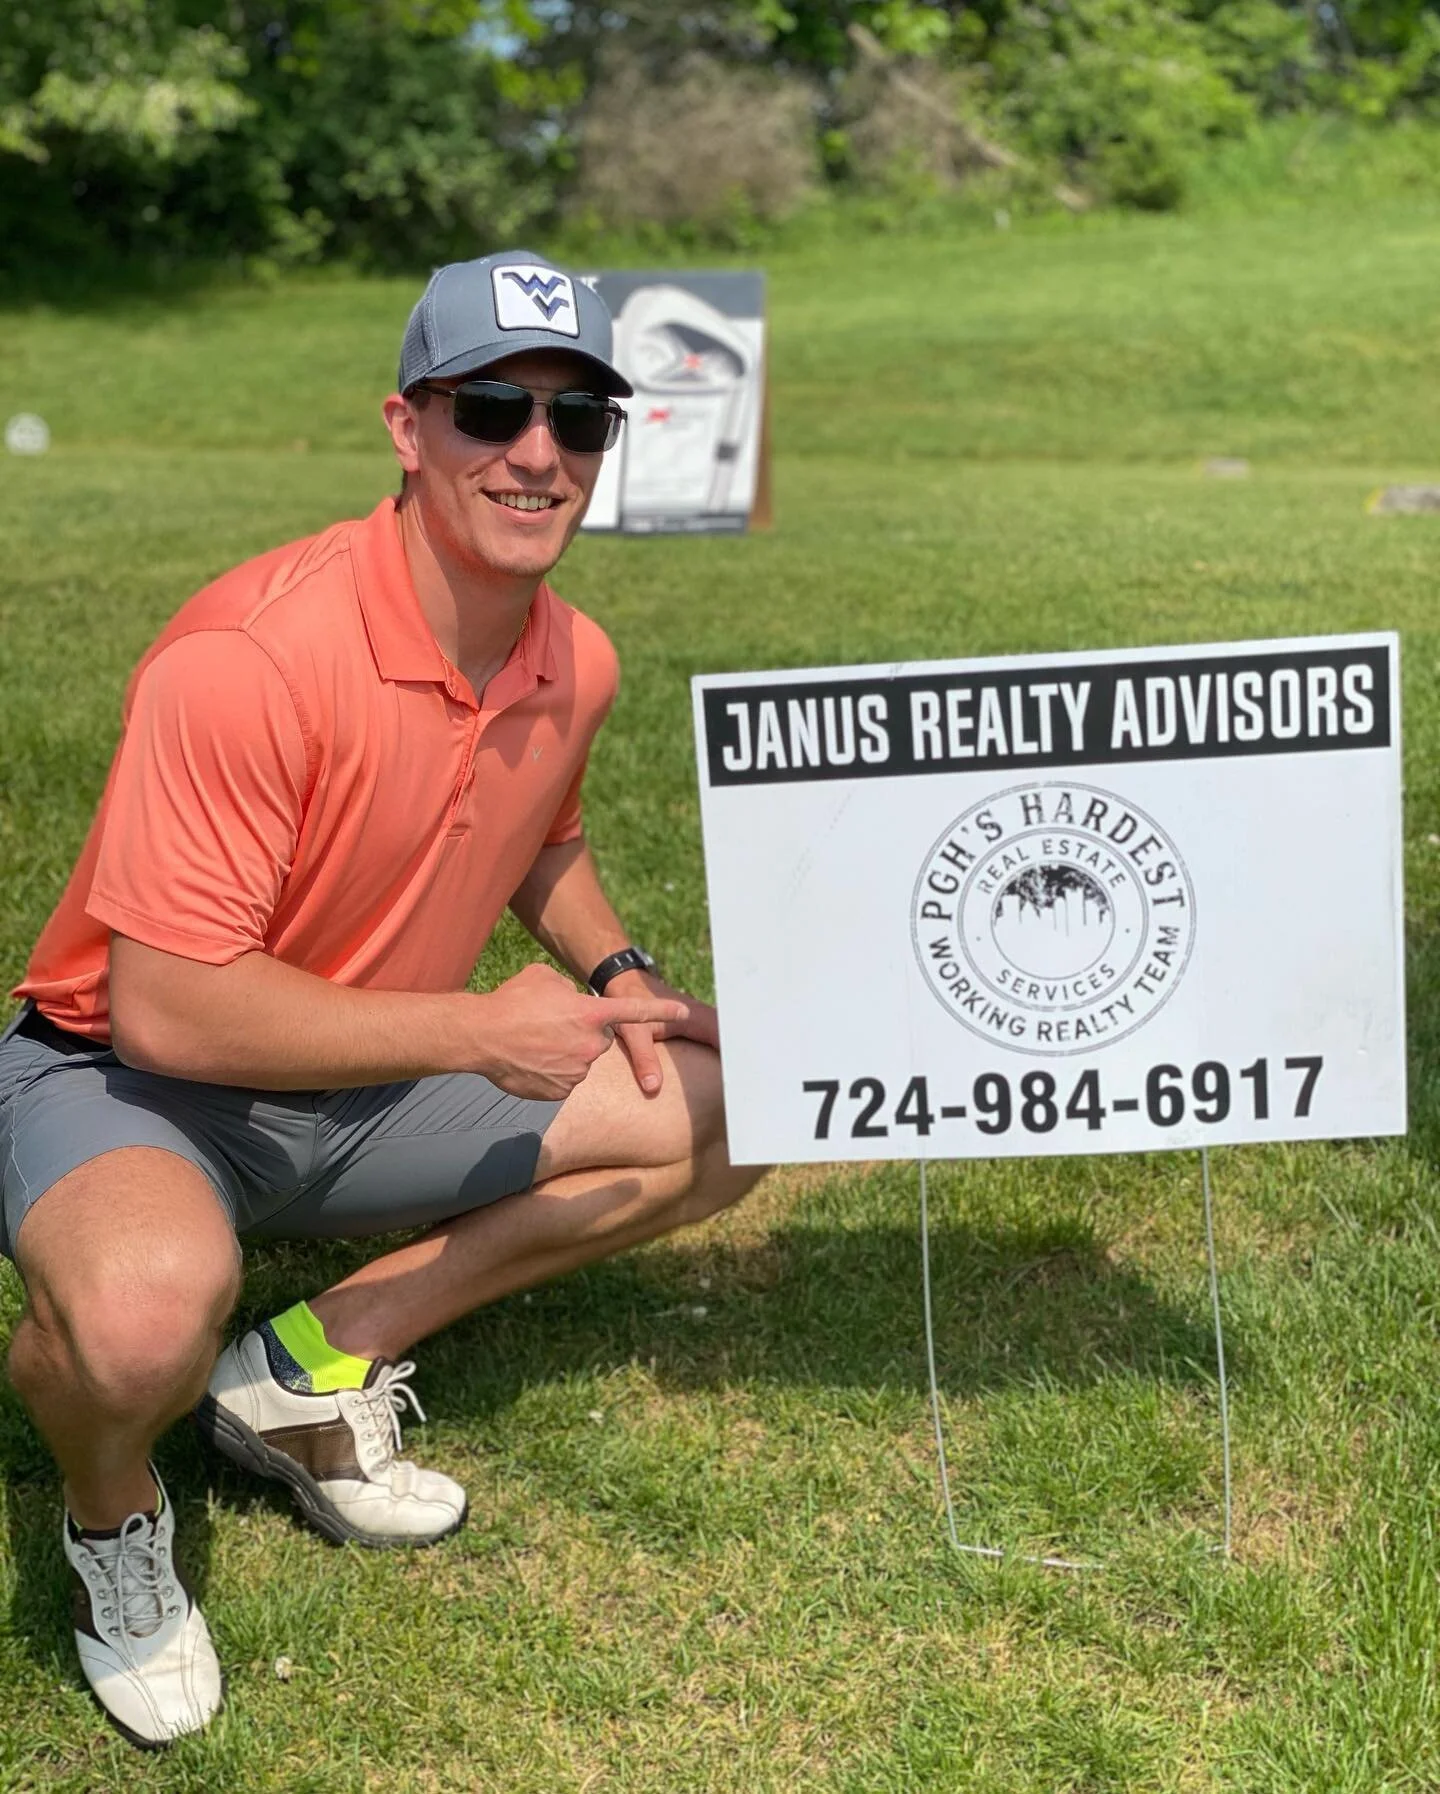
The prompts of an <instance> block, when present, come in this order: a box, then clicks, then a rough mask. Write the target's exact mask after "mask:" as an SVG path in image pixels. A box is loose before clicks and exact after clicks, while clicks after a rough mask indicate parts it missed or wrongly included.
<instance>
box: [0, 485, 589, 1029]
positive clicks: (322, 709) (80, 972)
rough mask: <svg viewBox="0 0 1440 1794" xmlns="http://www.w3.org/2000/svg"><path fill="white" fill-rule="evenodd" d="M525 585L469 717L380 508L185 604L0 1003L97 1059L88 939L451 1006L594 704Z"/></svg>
mask: <svg viewBox="0 0 1440 1794" xmlns="http://www.w3.org/2000/svg"><path fill="white" fill-rule="evenodd" d="M615 689H616V662H615V652H614V649H613V648H612V647H611V645H610V643H609V641H608V639H607V638H606V636H605V634H604V632H603V631H602V630H601V629H600V628H599V627H598V626H597V625H596V624H594V623H592V622H590V620H589V619H588V618H586V617H583V616H581V615H580V613H579V612H578V611H574V610H572V609H571V608H570V607H569V605H567V604H562V603H561V601H560V600H559V599H558V598H557V597H555V595H554V594H553V593H552V592H551V591H550V589H549V587H548V586H542V587H541V588H540V590H539V592H538V593H537V595H536V597H535V600H534V602H533V603H532V605H531V607H530V612H529V616H528V617H527V619H526V623H525V627H524V629H523V630H522V631H521V634H520V638H519V640H518V641H517V642H516V644H515V647H514V648H513V650H512V651H511V654H510V657H509V659H508V660H507V661H506V662H505V665H504V666H503V667H502V668H501V669H500V671H499V672H498V673H496V675H495V676H494V678H493V679H491V681H490V683H489V684H488V685H487V686H486V687H485V690H484V692H483V693H482V694H481V695H480V698H479V699H478V701H477V699H476V696H475V693H474V692H473V691H472V690H471V688H470V685H469V683H468V682H467V680H466V679H465V678H464V676H463V675H462V674H461V673H460V672H459V671H458V670H457V669H456V668H455V667H453V666H451V665H450V663H449V662H448V661H447V660H446V659H445V657H444V655H443V654H442V653H441V651H440V648H439V646H438V644H437V643H436V641H435V638H434V636H433V635H432V634H431V632H430V628H429V626H428V624H427V623H426V621H425V618H424V615H423V613H422V611H421V609H420V604H419V601H418V599H417V598H416V596H415V589H414V586H413V585H412V584H411V580H410V573H409V569H408V567H407V565H406V561H405V555H404V551H403V549H402V547H401V543H400V532H399V526H398V524H397V521H396V515H395V502H394V500H393V499H386V500H385V502H384V503H383V504H381V505H379V506H378V507H377V508H376V509H375V510H374V511H373V512H372V513H371V514H370V516H369V517H367V518H365V519H364V520H363V521H361V522H352V523H340V524H336V525H335V527H334V528H333V529H328V530H326V531H324V533H323V534H321V535H318V536H312V537H310V538H309V539H308V540H306V541H303V542H294V543H291V544H290V545H289V546H288V547H285V548H277V549H274V550H273V551H272V552H271V553H269V554H262V555H260V556H259V557H258V558H257V559H255V560H253V561H246V562H245V563H244V565H242V566H240V567H237V568H235V569H234V570H233V571H232V572H230V573H227V574H225V575H224V576H223V577H222V578H220V579H218V580H216V581H215V583H214V584H213V585H211V586H207V587H206V588H205V589H204V591H202V592H198V593H197V594H196V595H195V597H193V598H192V599H190V601H189V602H188V603H187V604H186V605H184V607H183V608H182V609H181V610H180V611H179V613H178V614H177V615H176V616H175V617H174V618H173V619H172V621H171V622H170V623H169V625H168V626H167V627H166V629H165V630H164V631H163V633H162V634H161V635H160V637H159V639H158V640H157V641H156V642H155V643H154V645H153V646H152V647H151V648H150V650H149V652H148V653H147V654H146V655H145V658H144V659H143V660H142V661H141V662H140V665H139V666H138V667H137V668H136V670H135V674H134V676H133V677H132V679H131V681H130V685H129V688H128V690H127V692H126V696H125V709H124V730H123V733H122V735H121V738H120V745H119V747H118V748H117V749H116V753H115V759H114V761H113V763H112V764H111V767H110V775H109V778H108V779H107V781H106V784H105V791H104V795H103V796H102V797H101V799H100V808H99V810H98V812H97V813H96V816H95V820H94V822H93V823H92V824H91V828H90V833H89V836H88V838H87V839H86V842H85V846H84V849H83V851H82V852H81V855H80V858H79V861H78V862H77V864H76V867H75V870H74V872H73V873H72V874H71V876H70V882H69V884H68V885H67V886H66V888H65V892H64V895H63V896H62V897H61V899H60V903H59V906H58V907H57V908H56V910H55V912H54V914H53V915H52V916H51V918H50V920H49V922H48V923H47V924H46V926H45V929H44V931H43V933H42V934H41V936H40V939H39V941H38V942H37V943H36V946H35V951H34V953H33V954H32V955H31V959H30V964H29V966H28V968H27V970H26V973H25V977H24V979H23V981H22V982H21V983H20V984H19V985H18V986H17V987H16V990H15V993H14V994H15V995H16V996H23V997H33V998H34V999H35V1001H36V1004H37V1005H38V1007H39V1008H40V1009H41V1011H42V1012H43V1013H44V1014H45V1015H46V1016H48V1017H49V1018H50V1019H51V1020H52V1021H54V1022H57V1023H58V1024H59V1025H60V1026H61V1027H63V1028H70V1029H73V1030H75V1031H76V1032H78V1033H82V1034H87V1035H90V1036H92V1037H93V1038H95V1039H97V1040H102V1041H108V1040H109V1038H110V1025H109V992H108V985H109V950H110V932H111V930H112V929H113V930H114V931H116V932H117V933H120V934H125V935H129V936H131V937H132V938H133V939H134V940H137V941H142V942H144V943H145V944H146V945H147V946H151V947H159V948H163V949H164V950H165V951H166V952H167V953H178V954H183V955H184V956H185V957H186V958H187V959H197V960H203V961H204V962H205V963H206V964H209V965H226V964H228V963H229V962H230V961H231V960H234V959H238V958H239V957H240V955H241V954H242V953H249V952H253V951H256V950H259V951H262V952H265V953H270V954H273V955H274V956H275V958H276V959H280V960H284V961H285V963H286V964H287V965H293V966H299V967H300V968H301V969H302V970H304V971H307V972H314V973H317V974H318V975H319V976H320V977H322V978H329V979H331V980H332V981H333V982H335V983H336V984H347V985H357V986H362V987H365V988H368V989H371V990H416V991H420V990H425V991H441V990H462V989H463V988H464V987H465V984H466V981H467V980H468V978H469V976H470V972H471V970H472V968H473V967H474V964H475V961H476V959H477V958H478V957H479V955H480V951H481V949H482V948H483V947H484V945H485V942H486V941H487V939H488V938H489V936H490V931H491V929H492V928H493V927H494V926H495V923H496V921H497V920H498V918H499V916H500V914H501V912H502V911H503V910H504V908H505V905H506V904H507V903H508V902H509V900H510V897H511V895H512V893H513V892H514V890H515V887H516V886H517V885H518V884H519V883H520V881H521V879H522V878H524V876H525V874H526V873H527V872H528V871H529V869H530V866H531V864H532V863H533V861H534V859H535V856H536V854H537V853H538V852H539V850H540V848H541V847H542V846H544V845H546V844H547V843H550V842H557V841H568V840H571V839H572V838H573V837H575V836H576V835H578V834H579V833H580V781H581V778H582V777H583V775H584V770H585V759H586V755H587V753H588V751H589V747H590V742H591V740H592V739H593V737H594V735H595V731H596V730H597V729H598V728H599V726H600V724H601V722H602V721H603V720H604V717H605V714H606V712H607V710H608V709H609V708H610V705H611V703H612V701H613V699H614V696H615Z"/></svg>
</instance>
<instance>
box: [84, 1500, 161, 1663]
mask: <svg viewBox="0 0 1440 1794" xmlns="http://www.w3.org/2000/svg"><path fill="white" fill-rule="evenodd" d="M86 1543H87V1544H88V1546H89V1549H90V1555H91V1557H92V1558H93V1559H94V1561H95V1562H96V1563H97V1564H98V1565H99V1566H100V1568H101V1569H102V1570H103V1571H104V1572H105V1578H106V1581H107V1582H108V1584H109V1589H108V1590H107V1591H106V1593H113V1595H114V1599H113V1601H107V1600H104V1599H103V1598H102V1601H101V1608H100V1619H101V1623H102V1625H104V1627H105V1629H106V1631H107V1632H108V1633H109V1634H110V1636H111V1637H112V1638H118V1637H119V1636H120V1635H121V1633H122V1632H123V1633H124V1635H125V1636H126V1637H128V1638H149V1637H150V1635H151V1634H152V1633H154V1632H158V1631H159V1629H160V1627H161V1626H162V1625H164V1623H165V1621H166V1620H167V1619H173V1618H174V1617H175V1615H176V1614H178V1613H179V1611H180V1608H179V1604H178V1602H177V1600H176V1596H177V1593H178V1590H177V1588H176V1583H175V1571H174V1568H173V1566H172V1565H171V1563H170V1558H169V1553H168V1552H167V1551H165V1550H164V1549H163V1548H162V1547H161V1545H160V1542H159V1536H158V1528H157V1527H156V1524H155V1522H154V1520H152V1519H151V1518H150V1517H149V1516H148V1515H146V1514H131V1515H129V1516H128V1517H127V1519H126V1520H125V1523H124V1524H123V1525H122V1526H121V1528H120V1531H119V1533H118V1534H117V1536H116V1537H115V1539H114V1540H113V1541H111V1540H109V1539H106V1540H87V1541H86Z"/></svg>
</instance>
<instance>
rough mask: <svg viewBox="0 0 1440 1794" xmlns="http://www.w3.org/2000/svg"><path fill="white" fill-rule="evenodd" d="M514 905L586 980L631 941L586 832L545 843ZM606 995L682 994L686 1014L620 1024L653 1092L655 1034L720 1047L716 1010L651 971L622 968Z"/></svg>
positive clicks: (549, 948) (639, 1076) (640, 1076)
mask: <svg viewBox="0 0 1440 1794" xmlns="http://www.w3.org/2000/svg"><path fill="white" fill-rule="evenodd" d="M510 907H511V909H512V910H513V911H514V912H515V914H516V915H517V916H518V917H519V919H520V920H521V922H523V923H524V925H525V927H526V928H528V929H529V931H530V933H531V934H533V935H534V937H535V939H536V940H537V941H539V943H540V945H541V946H542V947H543V948H544V949H545V950H546V952H547V953H550V954H553V956H554V957H555V958H556V959H558V960H559V961H560V963H561V964H562V965H565V966H568V967H569V968H570V970H571V971H572V972H573V973H574V974H575V976H576V978H578V979H580V980H581V981H582V982H583V981H584V980H585V979H586V978H588V977H589V976H590V973H591V972H592V971H594V969H595V967H596V966H597V965H599V963H600V961H601V960H602V959H605V958H607V957H608V956H609V955H610V954H611V953H616V952H618V951H619V949H620V948H621V947H624V946H627V945H628V944H629V939H630V937H629V936H628V935H627V934H626V932H625V929H624V927H623V926H622V924H621V922H620V918H619V917H618V916H617V915H616V914H615V911H614V910H613V909H612V908H611V906H610V901H609V899H608V898H607V897H606V895H605V892H604V890H603V888H602V886H601V884H600V875H599V873H598V872H597V871H596V868H595V861H594V859H593V857H592V856H591V853H590V848H589V846H588V844H587V843H586V841H585V838H584V836H583V835H581V836H577V837H576V839H574V840H573V841H561V842H558V843H556V844H555V845H553V846H550V847H542V848H541V849H540V852H539V853H538V854H537V855H536V856H535V863H534V865H533V866H532V867H531V868H530V870H529V872H528V873H527V874H526V875H525V877H524V879H523V880H522V881H521V883H520V886H519V888H518V889H517V891H516V892H515V895H514V896H513V897H512V898H511V899H510ZM605 990H606V995H607V996H608V995H610V994H612V993H613V994H614V995H615V996H617V997H622V996H623V997H627V998H633V999H637V1000H638V999H643V998H647V997H648V998H652V999H653V998H659V999H661V1000H667V999H671V1000H673V999H678V1000H679V1001H680V1002H681V1004H682V1005H683V1006H684V1008H685V1010H686V1013H685V1015H684V1016H683V1018H680V1019H677V1020H666V1019H662V1018H659V1017H653V1018H646V1019H645V1020H642V1021H636V1022H632V1023H628V1024H625V1025H622V1026H621V1028H620V1039H621V1042H622V1044H623V1045H624V1048H625V1051H626V1053H627V1054H628V1055H629V1058H630V1063H631V1065H632V1067H633V1068H634V1071H635V1079H636V1082H637V1083H638V1084H639V1086H640V1088H641V1089H642V1090H643V1091H645V1093H646V1094H647V1095H648V1096H653V1095H654V1094H655V1092H656V1091H657V1090H659V1088H660V1084H661V1076H662V1074H661V1068H660V1060H659V1056H658V1055H657V1054H656V1052H655V1046H654V1043H655V1041H656V1040H665V1039H671V1038H677V1037H679V1038H684V1039H687V1040H698V1041H701V1042H703V1043H704V1045H706V1046H710V1047H716V1048H718V1047H719V1045H720V1035H719V1028H718V1025H717V1023H716V1019H715V1011H714V1010H713V1009H712V1008H711V1007H710V1005H709V1004H708V1003H701V1002H698V1001H696V999H695V998H693V997H686V996H684V995H683V994H682V993H680V992H678V991H676V990H674V989H672V987H671V986H670V985H668V984H667V983H666V982H665V980H664V979H663V978H658V977H656V975H655V974H654V973H653V972H622V973H620V975H619V976H618V977H616V978H614V979H612V980H611V981H610V983H609V984H607V985H606V987H605Z"/></svg>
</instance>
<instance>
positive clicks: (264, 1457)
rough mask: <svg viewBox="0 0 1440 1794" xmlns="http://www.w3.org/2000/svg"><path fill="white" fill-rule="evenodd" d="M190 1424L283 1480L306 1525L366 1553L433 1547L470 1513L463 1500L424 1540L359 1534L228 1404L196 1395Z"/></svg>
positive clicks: (246, 1464)
mask: <svg viewBox="0 0 1440 1794" xmlns="http://www.w3.org/2000/svg"><path fill="white" fill-rule="evenodd" d="M195 1426H196V1429H197V1430H198V1432H199V1434H200V1437H201V1438H202V1439H203V1440H204V1441H205V1442H206V1444H207V1445H212V1446H214V1448H215V1450H216V1451H218V1452H221V1453H222V1454H223V1455H224V1456H225V1457H227V1458H229V1459H230V1460H231V1462H232V1463H235V1464H238V1465H239V1466H240V1467H241V1469H242V1470H249V1471H251V1472H252V1473H253V1474H254V1475H256V1476H263V1477H267V1478H269V1479H270V1480H271V1481H272V1482H280V1483H284V1484H285V1486H286V1487H287V1488H288V1489H289V1491H290V1493H291V1494H292V1495H293V1496H294V1498H295V1504H296V1506H297V1507H298V1508H299V1509H300V1512H301V1513H302V1514H303V1515H304V1516H305V1518H306V1520H308V1521H309V1523H310V1525H311V1526H313V1527H314V1528H315V1530H316V1532H318V1533H319V1534H321V1536H322V1537H324V1538H327V1539H329V1540H330V1541H331V1542H332V1543H333V1544H336V1545H364V1546H365V1547H366V1549H367V1550H371V1551H393V1550H397V1549H401V1548H407V1547H408V1548H410V1549H415V1548H417V1547H419V1548H422V1549H423V1548H424V1547H425V1546H427V1545H438V1544H439V1543H440V1541H441V1539H448V1538H449V1537H450V1535H451V1534H452V1533H455V1532H458V1531H459V1530H460V1528H461V1527H462V1526H463V1525H464V1524H465V1518H466V1515H467V1514H468V1513H469V1511H470V1504H469V1502H468V1501H467V1502H466V1503H465V1505H464V1506H463V1507H462V1508H461V1509H460V1512H459V1514H458V1515H457V1517H456V1519H455V1521H454V1522H453V1524H452V1525H450V1526H447V1527H446V1528H445V1530H444V1531H443V1532H436V1533H431V1534H429V1535H428V1536H427V1537H424V1538H412V1539H391V1538H384V1537H381V1536H378V1535H377V1534H375V1533H373V1532H361V1531H360V1529H359V1528H358V1527H356V1526H352V1525H351V1524H350V1522H349V1521H348V1520H347V1519H345V1517H344V1516H343V1515H342V1514H341V1513H340V1512H339V1511H338V1509H337V1508H336V1506H335V1504H334V1502H333V1501H331V1500H330V1498H329V1497H328V1496H327V1495H326V1494H325V1493H324V1491H323V1490H322V1489H321V1487H320V1484H319V1483H318V1482H317V1481H316V1480H315V1478H314V1477H313V1476H311V1474H310V1472H309V1471H308V1470H307V1469H306V1468H305V1466H304V1465H303V1464H297V1463H296V1461H295V1459H294V1458H292V1457H290V1456H289V1455H288V1454H287V1453H286V1452H283V1451H274V1450H272V1448H271V1447H270V1446H268V1445H267V1444H266V1443H265V1441H264V1440H263V1439H262V1438H261V1437H260V1435H259V1434H258V1433H255V1432H252V1431H251V1429H250V1428H249V1427H248V1426H246V1425H245V1423H244V1421H243V1420H238V1419H237V1418H236V1417H235V1415H233V1414H232V1413H231V1412H230V1410H229V1409H228V1408H222V1407H221V1406H220V1404H219V1402H217V1401H216V1400H215V1397H214V1396H213V1395H206V1396H204V1397H203V1398H202V1399H201V1402H200V1405H199V1406H198V1407H197V1408H196V1410H195Z"/></svg>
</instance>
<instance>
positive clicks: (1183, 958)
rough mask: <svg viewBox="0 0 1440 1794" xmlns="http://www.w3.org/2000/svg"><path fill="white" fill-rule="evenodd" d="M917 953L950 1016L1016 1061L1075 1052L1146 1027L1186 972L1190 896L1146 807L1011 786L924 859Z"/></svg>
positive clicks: (914, 921)
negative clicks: (1023, 1055) (1031, 1055)
mask: <svg viewBox="0 0 1440 1794" xmlns="http://www.w3.org/2000/svg"><path fill="white" fill-rule="evenodd" d="M910 915H911V931H912V937H913V940H914V943H915V956H916V958H917V959H918V960H919V962H920V968H921V970H922V971H923V973H924V975H925V980H926V982H927V983H928V984H929V986H930V988H931V990H933V991H934V993H935V995H936V997H938V998H939V1000H940V1002H941V1003H942V1004H943V1005H944V1006H945V1008H946V1009H947V1010H949V1012H950V1013H951V1015H953V1016H954V1017H955V1018H956V1020H957V1021H961V1022H963V1023H964V1024H965V1026H966V1027H967V1028H969V1029H971V1030H972V1031H973V1032H974V1033H976V1034H978V1035H980V1036H981V1037H982V1039H985V1040H990V1041H994V1042H996V1043H997V1044H999V1045H1002V1046H1005V1047H1008V1048H1010V1049H1011V1050H1012V1051H1014V1052H1021V1053H1046V1054H1053V1053H1084V1052H1088V1051H1090V1050H1091V1049H1092V1048H1094V1047H1099V1046H1104V1045H1105V1044H1106V1043H1107V1042H1109V1041H1112V1040H1119V1039H1120V1038H1121V1036H1122V1035H1125V1034H1129V1033H1131V1032H1132V1031H1133V1030H1134V1029H1136V1028H1138V1027H1140V1026H1141V1025H1142V1024H1143V1023H1145V1022H1146V1021H1148V1020H1149V1019H1150V1017H1151V1016H1152V1015H1154V1013H1155V1011H1156V1010H1157V1009H1159V1008H1160V1006H1161V1005H1162V1004H1163V1003H1164V1002H1165V1001H1166V1000H1167V998H1168V997H1169V996H1170V994H1171V992H1172V991H1173V990H1174V989H1175V987H1176V985H1177V984H1178V983H1179V982H1180V979H1181V977H1182V976H1183V975H1184V972H1185V966H1186V963H1187V961H1188V960H1189V957H1190V948H1191V946H1192V944H1193V942H1194V939H1195V893H1194V889H1193V887H1192V886H1191V883H1190V875H1189V873H1188V872H1187V871H1186V869H1185V862H1184V861H1183V860H1182V859H1181V857H1180V852H1179V849H1178V848H1177V847H1176V846H1175V843H1174V842H1173V841H1172V840H1171V839H1170V837H1169V835H1167V834H1166V833H1165V831H1164V830H1163V829H1162V828H1161V827H1160V825H1159V824H1158V823H1156V822H1154V821H1153V820H1152V819H1151V818H1150V817H1149V816H1147V815H1146V814H1145V812H1144V811H1143V810H1140V809H1137V808H1136V807H1135V805H1134V804H1132V803H1130V802H1129V801H1128V800H1127V799H1125V798H1123V797H1117V796H1116V795H1115V793H1114V792H1112V791H1100V790H1097V789H1096V788H1095V787H1094V786H1092V785H1073V784H1068V783H1060V784H1053V785H1017V786H1015V787H1014V789H1012V790H1009V791H1001V792H997V793H995V794H994V795H993V796H991V797H987V798H986V799H985V800H984V801H983V802H982V803H978V804H975V805H973V806H972V807H971V808H970V809H968V810H966V812H965V813H964V815H963V816H958V817H957V818H956V819H955V821H954V822H953V823H951V825H950V827H949V828H947V829H946V830H945V832H944V834H942V835H941V836H940V838H939V840H938V841H936V843H935V845H934V846H933V847H932V848H931V849H930V851H929V853H928V854H927V855H926V856H925V863H924V865H923V866H922V867H921V868H920V876H919V877H918V878H917V879H916V881H915V893H914V896H913V898H912V900H911V905H910Z"/></svg>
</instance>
